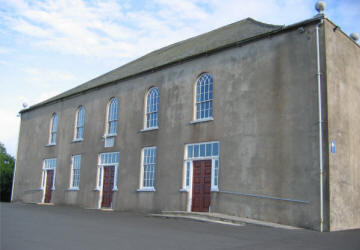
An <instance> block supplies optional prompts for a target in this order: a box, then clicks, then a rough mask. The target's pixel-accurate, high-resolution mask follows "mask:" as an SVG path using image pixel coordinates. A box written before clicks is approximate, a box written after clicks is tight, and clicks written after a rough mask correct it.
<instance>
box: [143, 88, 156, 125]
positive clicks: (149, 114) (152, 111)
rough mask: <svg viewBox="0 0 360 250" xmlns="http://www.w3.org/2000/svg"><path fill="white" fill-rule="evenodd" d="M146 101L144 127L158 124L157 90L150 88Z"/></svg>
mask: <svg viewBox="0 0 360 250" xmlns="http://www.w3.org/2000/svg"><path fill="white" fill-rule="evenodd" d="M146 98H147V101H146V114H145V118H146V122H145V127H146V128H152V127H156V126H157V124H158V108H159V90H158V88H152V89H150V90H149V92H148V94H147V97H146Z"/></svg>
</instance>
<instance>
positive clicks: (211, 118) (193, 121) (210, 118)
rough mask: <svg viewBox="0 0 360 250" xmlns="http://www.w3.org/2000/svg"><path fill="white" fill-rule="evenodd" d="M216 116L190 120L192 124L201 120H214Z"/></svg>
mask: <svg viewBox="0 0 360 250" xmlns="http://www.w3.org/2000/svg"><path fill="white" fill-rule="evenodd" d="M213 120H214V117H212V116H211V117H207V118H203V119H198V120H192V121H190V124H195V123H199V122H209V121H213Z"/></svg>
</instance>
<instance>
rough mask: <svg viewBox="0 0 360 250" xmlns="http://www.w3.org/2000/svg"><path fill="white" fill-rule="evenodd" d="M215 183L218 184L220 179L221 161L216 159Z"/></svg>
mask: <svg viewBox="0 0 360 250" xmlns="http://www.w3.org/2000/svg"><path fill="white" fill-rule="evenodd" d="M214 170H215V171H214V185H215V186H218V179H219V161H218V160H215V167H214Z"/></svg>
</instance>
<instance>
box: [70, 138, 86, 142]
mask: <svg viewBox="0 0 360 250" xmlns="http://www.w3.org/2000/svg"><path fill="white" fill-rule="evenodd" d="M83 140H84V138H81V139H73V140H72V141H71V142H82V141H83Z"/></svg>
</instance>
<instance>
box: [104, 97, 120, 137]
mask: <svg viewBox="0 0 360 250" xmlns="http://www.w3.org/2000/svg"><path fill="white" fill-rule="evenodd" d="M117 120H118V100H117V99H116V98H111V99H110V101H109V105H108V117H107V130H106V132H107V134H108V135H116V126H117Z"/></svg>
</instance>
